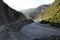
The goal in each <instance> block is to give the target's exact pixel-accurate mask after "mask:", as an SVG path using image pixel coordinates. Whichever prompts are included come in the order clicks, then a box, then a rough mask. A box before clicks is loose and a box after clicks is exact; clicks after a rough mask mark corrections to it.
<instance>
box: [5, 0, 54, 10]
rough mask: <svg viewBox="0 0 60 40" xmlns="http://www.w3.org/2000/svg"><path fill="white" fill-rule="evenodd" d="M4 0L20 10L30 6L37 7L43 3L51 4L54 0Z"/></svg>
mask: <svg viewBox="0 0 60 40" xmlns="http://www.w3.org/2000/svg"><path fill="white" fill-rule="evenodd" d="M4 2H5V3H7V4H8V5H9V6H10V7H12V8H13V9H15V10H18V11H20V10H24V9H28V8H36V7H38V6H40V5H43V4H50V3H53V2H54V0H4Z"/></svg>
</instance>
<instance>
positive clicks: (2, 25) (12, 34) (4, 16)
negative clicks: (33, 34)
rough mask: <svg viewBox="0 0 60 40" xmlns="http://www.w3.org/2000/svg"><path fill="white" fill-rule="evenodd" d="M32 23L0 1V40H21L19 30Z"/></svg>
mask: <svg viewBox="0 0 60 40" xmlns="http://www.w3.org/2000/svg"><path fill="white" fill-rule="evenodd" d="M32 22H33V21H32V20H31V19H29V20H28V19H27V18H26V16H25V15H24V14H23V13H21V12H18V11H16V10H14V9H13V8H11V7H9V6H8V5H7V4H6V3H4V2H3V0H0V40H22V39H23V37H22V35H21V34H20V33H19V30H20V29H21V28H22V27H23V26H25V25H28V24H30V23H32ZM21 37H22V38H21ZM24 40H25V39H24Z"/></svg>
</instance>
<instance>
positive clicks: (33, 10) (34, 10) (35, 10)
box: [20, 5, 49, 19]
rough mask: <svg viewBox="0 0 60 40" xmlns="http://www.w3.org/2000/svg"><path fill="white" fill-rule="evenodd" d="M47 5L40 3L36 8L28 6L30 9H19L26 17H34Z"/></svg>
mask: <svg viewBox="0 0 60 40" xmlns="http://www.w3.org/2000/svg"><path fill="white" fill-rule="evenodd" d="M48 6H49V5H41V6H39V7H37V8H30V9H26V10H21V11H20V12H22V13H23V14H24V15H25V16H26V17H27V18H28V19H34V18H35V17H36V15H38V14H39V13H40V12H42V11H44V10H46V8H47V7H48Z"/></svg>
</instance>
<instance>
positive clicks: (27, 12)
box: [20, 8, 35, 19]
mask: <svg viewBox="0 0 60 40" xmlns="http://www.w3.org/2000/svg"><path fill="white" fill-rule="evenodd" d="M34 10H35V8H30V9H26V10H21V11H20V12H22V13H23V14H24V15H25V16H26V17H27V19H30V18H31V16H30V13H32V12H33V11H34Z"/></svg>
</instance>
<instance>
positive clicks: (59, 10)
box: [36, 0, 60, 23]
mask: <svg viewBox="0 0 60 40" xmlns="http://www.w3.org/2000/svg"><path fill="white" fill-rule="evenodd" d="M36 19H37V20H39V21H40V20H45V21H50V22H56V23H60V0H55V2H54V3H53V4H52V5H51V6H50V7H49V8H48V9H47V10H46V11H44V12H42V13H41V14H40V15H38V16H37V17H36Z"/></svg>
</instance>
